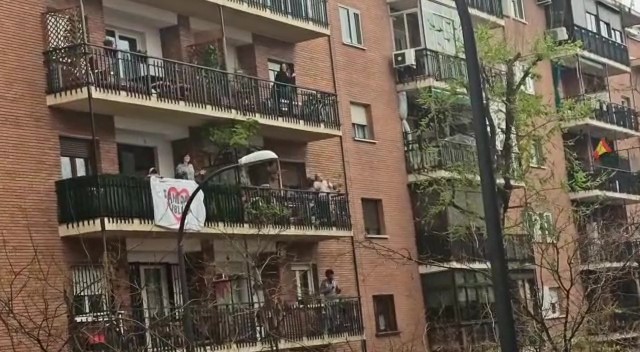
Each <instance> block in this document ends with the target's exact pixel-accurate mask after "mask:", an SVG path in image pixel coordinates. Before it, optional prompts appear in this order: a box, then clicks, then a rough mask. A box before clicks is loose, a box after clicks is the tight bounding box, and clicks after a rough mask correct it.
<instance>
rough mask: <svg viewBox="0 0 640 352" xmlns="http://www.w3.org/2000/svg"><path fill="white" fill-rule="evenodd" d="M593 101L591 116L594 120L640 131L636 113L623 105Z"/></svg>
mask: <svg viewBox="0 0 640 352" xmlns="http://www.w3.org/2000/svg"><path fill="white" fill-rule="evenodd" d="M594 103H595V105H596V106H595V108H594V113H593V118H594V119H595V120H596V121H600V122H604V123H607V124H610V125H614V126H618V127H622V128H626V129H629V130H633V131H636V132H640V126H638V113H637V112H636V111H635V110H634V109H632V108H630V107H628V106H624V105H620V104H615V103H608V102H603V101H597V102H594Z"/></svg>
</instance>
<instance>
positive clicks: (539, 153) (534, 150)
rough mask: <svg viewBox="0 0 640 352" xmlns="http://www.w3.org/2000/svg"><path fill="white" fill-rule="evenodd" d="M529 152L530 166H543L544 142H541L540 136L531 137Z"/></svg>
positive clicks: (544, 160)
mask: <svg viewBox="0 0 640 352" xmlns="http://www.w3.org/2000/svg"><path fill="white" fill-rule="evenodd" d="M529 153H530V155H531V157H530V158H529V165H530V166H533V167H538V168H542V167H545V163H546V158H545V155H544V143H543V142H542V138H534V139H533V141H532V142H531V150H530V151H529Z"/></svg>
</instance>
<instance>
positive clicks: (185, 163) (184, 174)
mask: <svg viewBox="0 0 640 352" xmlns="http://www.w3.org/2000/svg"><path fill="white" fill-rule="evenodd" d="M197 174H198V175H204V174H205V171H204V170H200V171H198V172H197ZM176 178H178V179H182V180H191V181H195V180H196V171H195V169H194V168H193V164H191V156H190V155H189V154H186V155H185V156H184V157H183V158H182V162H181V163H180V164H178V166H176Z"/></svg>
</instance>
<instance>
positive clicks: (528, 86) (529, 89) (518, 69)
mask: <svg viewBox="0 0 640 352" xmlns="http://www.w3.org/2000/svg"><path fill="white" fill-rule="evenodd" d="M525 68H526V66H525V64H524V63H522V62H517V63H516V64H515V65H514V66H513V71H514V75H515V81H516V83H517V82H519V81H520V79H521V78H522V76H523V75H524V71H525ZM533 73H534V72H533V69H532V70H531V72H530V73H529V76H528V77H527V79H526V80H525V82H524V84H523V85H522V90H523V91H525V92H526V93H529V94H535V84H534V83H533V77H532V75H533Z"/></svg>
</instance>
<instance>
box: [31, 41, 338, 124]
mask: <svg viewBox="0 0 640 352" xmlns="http://www.w3.org/2000/svg"><path fill="white" fill-rule="evenodd" d="M44 55H45V64H46V67H47V73H48V74H47V93H48V94H54V95H64V94H67V93H68V92H74V91H77V90H79V89H82V88H84V87H87V86H92V87H93V88H94V89H96V90H97V91H100V92H105V93H109V94H117V95H125V96H128V97H134V98H138V99H144V100H150V101H154V102H159V103H165V104H174V105H181V106H182V105H185V106H189V107H193V108H200V109H208V110H213V111H217V112H223V113H232V112H234V111H235V112H238V113H240V114H242V115H245V116H247V117H255V118H259V119H268V120H278V121H284V122H288V123H292V124H296V125H299V124H301V123H303V124H304V125H305V126H312V127H324V128H328V129H333V130H339V129H340V118H339V116H338V105H337V98H336V95H335V94H333V93H328V92H322V91H318V90H312V89H306V88H303V87H299V86H293V85H287V84H281V83H274V82H271V81H268V80H262V79H259V78H256V77H251V76H246V75H242V74H237V73H228V72H226V71H222V70H217V69H212V68H208V67H203V66H198V65H193V64H188V63H184V62H179V61H174V60H169V59H162V58H156V57H151V56H147V55H144V54H139V53H133V52H129V51H124V50H116V49H112V48H106V47H101V46H95V45H85V44H78V45H72V46H68V47H64V48H59V49H52V50H49V51H46V52H45V54H44ZM87 68H88V69H89V70H90V72H89V75H87V74H86V72H85V70H86V69H87ZM87 76H89V77H90V78H89V79H87Z"/></svg>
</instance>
